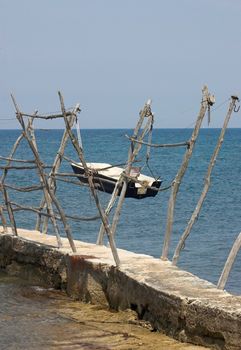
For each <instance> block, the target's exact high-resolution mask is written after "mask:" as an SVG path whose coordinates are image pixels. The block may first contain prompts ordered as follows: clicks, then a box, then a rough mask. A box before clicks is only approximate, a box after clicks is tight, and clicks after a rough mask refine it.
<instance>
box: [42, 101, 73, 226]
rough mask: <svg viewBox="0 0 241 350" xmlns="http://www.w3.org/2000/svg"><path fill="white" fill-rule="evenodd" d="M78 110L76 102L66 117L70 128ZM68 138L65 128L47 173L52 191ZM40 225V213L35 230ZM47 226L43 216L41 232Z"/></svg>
mask: <svg viewBox="0 0 241 350" xmlns="http://www.w3.org/2000/svg"><path fill="white" fill-rule="evenodd" d="M79 111H80V105H79V104H77V105H76V106H75V108H74V109H73V111H72V114H71V115H70V117H68V118H69V123H70V127H71V128H72V126H73V124H74V122H75V120H76V114H77V113H78V112H79ZM68 139H69V134H68V132H67V130H65V131H64V134H63V136H62V140H61V143H60V146H59V150H58V152H57V155H56V157H55V160H54V163H53V166H52V169H51V171H50V174H49V179H48V183H49V186H50V188H51V190H52V191H54V192H55V191H56V182H55V178H54V175H55V174H56V172H57V171H58V170H59V168H60V165H61V162H62V158H63V155H64V150H65V147H66V145H67V142H68ZM45 204H46V203H45V199H44V197H43V199H42V202H41V204H40V207H43V208H44V206H45ZM40 225H41V215H38V218H37V222H36V230H38V231H39V229H40ZM47 227H48V218H47V217H45V220H44V224H43V233H46V232H47Z"/></svg>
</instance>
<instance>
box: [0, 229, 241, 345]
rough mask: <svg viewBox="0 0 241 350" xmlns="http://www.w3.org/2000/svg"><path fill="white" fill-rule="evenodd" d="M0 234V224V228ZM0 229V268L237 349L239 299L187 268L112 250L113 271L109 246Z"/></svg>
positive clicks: (193, 338) (191, 337)
mask: <svg viewBox="0 0 241 350" xmlns="http://www.w3.org/2000/svg"><path fill="white" fill-rule="evenodd" d="M0 231H2V230H1V227H0ZM18 234H19V236H13V235H12V234H11V233H10V231H9V233H8V234H3V233H1V234H0V267H1V268H4V269H6V270H7V271H8V272H9V273H11V274H17V275H21V276H23V277H26V278H30V279H31V280H33V281H35V280H36V281H39V280H41V281H42V282H44V283H45V284H46V285H48V286H52V287H54V288H61V289H64V290H66V291H67V293H68V294H69V295H70V296H71V297H74V298H76V299H79V300H82V301H86V302H92V303H100V304H108V305H109V306H110V307H111V308H113V309H116V310H124V309H127V308H130V309H133V310H135V311H136V312H137V313H138V315H139V317H140V318H141V319H144V320H147V321H149V322H150V323H151V324H152V327H153V328H154V329H156V330H160V331H162V332H165V333H166V334H168V335H170V336H172V337H173V338H175V339H178V340H180V341H185V342H191V343H193V344H197V345H203V346H208V347H210V348H214V349H225V350H240V349H241V297H237V296H233V295H231V294H229V293H227V292H225V291H220V290H218V289H217V288H216V287H215V286H214V285H213V284H211V283H209V282H207V281H205V280H202V279H200V278H198V277H196V276H194V275H192V274H191V273H189V272H186V271H183V270H180V269H179V268H177V267H174V266H172V265H171V264H170V262H164V261H161V260H159V259H155V258H153V257H151V256H148V255H143V254H135V253H132V252H128V251H125V250H121V249H118V253H119V256H120V260H121V266H120V268H119V269H117V268H116V267H115V266H114V261H113V258H112V254H111V251H110V249H109V248H107V247H105V246H97V245H95V244H90V243H85V242H81V241H75V244H76V248H77V254H73V253H72V252H71V250H70V248H69V244H68V241H67V239H63V243H64V245H63V248H61V249H57V247H56V239H55V237H53V236H50V235H43V234H41V233H40V232H37V231H28V230H23V229H18Z"/></svg>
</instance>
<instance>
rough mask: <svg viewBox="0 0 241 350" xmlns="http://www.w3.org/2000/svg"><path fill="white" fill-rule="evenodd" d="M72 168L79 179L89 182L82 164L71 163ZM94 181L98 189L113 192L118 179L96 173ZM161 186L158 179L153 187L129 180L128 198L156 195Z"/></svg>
mask: <svg viewBox="0 0 241 350" xmlns="http://www.w3.org/2000/svg"><path fill="white" fill-rule="evenodd" d="M71 166H72V169H73V171H74V173H75V174H76V175H78V179H79V180H80V181H81V182H82V183H88V178H87V177H86V175H85V172H84V169H83V168H82V167H80V166H77V165H74V164H71ZM93 182H94V186H95V188H96V189H98V190H99V191H102V192H107V193H110V194H111V193H112V192H113V191H114V188H115V185H116V182H117V180H115V179H113V178H110V177H108V176H105V175H102V174H98V173H97V174H96V175H95V174H94V175H93ZM160 186H161V181H160V180H156V181H154V182H153V183H152V186H151V187H152V188H143V187H135V182H134V181H129V182H128V185H127V190H126V195H125V197H126V198H136V199H142V198H146V197H155V196H156V195H157V193H158V189H159V188H160ZM121 189H122V186H121V187H120V189H119V191H118V196H119V195H120V193H121Z"/></svg>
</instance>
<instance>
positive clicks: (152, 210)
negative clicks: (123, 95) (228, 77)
mask: <svg viewBox="0 0 241 350" xmlns="http://www.w3.org/2000/svg"><path fill="white" fill-rule="evenodd" d="M220 131H221V130H220V129H206V128H204V129H201V130H200V135H199V137H198V140H197V142H196V145H195V149H194V152H193V156H192V159H191V161H190V163H189V167H188V170H187V171H186V174H185V176H184V178H183V181H182V183H181V186H180V190H179V193H178V196H177V202H176V206H175V217H174V225H173V232H172V236H171V244H170V251H169V259H171V258H172V256H173V252H174V250H175V247H176V245H177V243H178V241H179V239H180V237H181V235H182V233H183V232H184V230H185V227H186V225H187V223H188V221H189V219H190V217H191V215H192V213H193V211H194V209H195V207H196V205H197V202H198V199H199V197H200V195H201V193H202V190H203V186H204V183H205V175H206V172H207V167H208V165H209V161H210V158H211V156H212V153H213V151H214V148H215V146H216V143H217V140H218V137H219V134H220ZM132 132H133V130H131V129H98V130H97V129H88V130H82V132H81V136H82V143H83V149H84V155H85V159H86V161H87V162H101V163H110V164H112V165H119V164H124V163H125V162H126V160H127V156H128V148H129V140H128V138H127V137H126V135H129V136H130V135H132ZM20 133H21V131H20V130H0V137H1V144H0V156H5V157H7V156H8V155H9V154H10V151H11V148H12V146H13V144H14V142H15V141H16V139H17V137H18V136H19V135H20ZM35 134H36V141H37V146H38V150H39V154H40V157H41V160H42V161H43V162H44V163H45V164H46V165H51V164H52V163H53V160H54V158H55V156H56V152H57V150H58V147H59V143H60V141H61V138H62V134H63V130H52V129H37V130H36V131H35ZM191 134H192V129H155V130H154V131H153V139H152V142H153V143H156V144H166V143H170V144H171V143H178V142H184V141H187V140H189V139H190V137H191ZM185 151H186V148H185V147H175V148H152V149H151V156H150V159H149V161H148V163H147V162H146V148H145V147H142V151H141V152H140V154H139V155H138V162H137V163H136V166H140V167H141V171H142V173H144V174H146V175H150V176H153V177H155V178H160V179H161V180H162V187H163V188H166V187H169V185H170V184H171V183H172V181H173V179H174V178H175V175H176V173H177V171H178V169H179V167H180V165H181V163H182V160H183V156H184V153H185ZM65 156H66V157H68V158H69V159H72V160H74V161H78V156H77V154H76V151H75V150H74V148H73V146H72V144H71V142H69V143H68V145H67V147H66V150H65ZM14 157H15V158H17V159H28V160H31V159H33V155H32V153H31V150H30V149H29V146H28V144H27V143H26V141H22V143H21V144H20V146H19V149H18V150H17V152H16V154H15V156H14ZM4 164H5V162H4V161H1V165H4ZM18 165H19V163H18ZM45 171H46V172H48V169H46V170H45ZM59 172H62V173H72V169H71V166H70V163H69V162H68V161H66V160H65V159H63V162H62V165H61V168H60V170H59ZM72 179H73V178H72ZM6 183H7V184H10V185H15V186H30V185H37V184H39V178H38V174H37V172H36V170H32V169H30V170H29V169H28V170H12V169H10V170H9V172H8V175H7V179H6ZM98 195H99V198H100V201H101V203H102V206H103V207H105V206H106V205H107V203H108V201H109V199H110V195H109V194H107V193H103V192H100V191H99V192H98ZM56 196H57V198H58V199H59V201H60V203H61V205H62V207H63V209H64V210H65V212H66V214H69V215H79V216H87V217H88V216H89V217H90V216H94V215H96V214H97V209H96V206H95V202H94V200H93V198H92V196H91V194H90V191H89V188H88V187H83V186H75V185H73V184H70V183H65V182H60V181H58V185H57V192H56ZM169 196H170V189H167V190H165V191H162V192H159V193H158V194H157V196H156V197H154V198H144V199H139V200H137V199H133V198H126V199H125V202H124V205H123V208H122V212H121V218H120V221H119V224H118V227H117V233H116V245H117V247H118V248H124V249H127V250H130V251H134V252H137V253H144V254H148V255H152V256H154V257H156V258H159V257H160V255H161V253H162V245H163V239H164V235H165V227H166V216H167V206H168V200H169ZM9 197H10V200H11V201H12V202H16V203H19V204H21V205H25V206H34V207H38V206H39V203H40V201H41V198H42V193H40V192H30V193H22V192H16V191H14V190H9ZM15 215H16V223H17V226H18V227H23V228H27V229H33V228H34V227H35V223H36V214H35V213H31V212H16V214H15ZM70 224H71V229H72V233H73V236H74V238H75V239H79V240H83V241H86V242H92V243H95V242H96V239H97V235H98V230H99V226H100V221H99V220H96V221H88V222H77V221H71V222H70ZM50 230H51V227H50ZM240 231H241V129H227V131H226V135H225V138H224V142H223V144H222V148H221V150H220V153H219V155H218V157H217V160H216V164H215V167H214V169H213V172H212V176H211V186H210V189H209V192H208V194H207V197H206V199H205V202H204V204H203V207H202V210H201V212H200V214H199V217H198V220H197V221H196V223H195V225H194V226H193V228H192V231H191V234H190V236H189V237H188V239H187V240H186V242H185V247H184V249H183V250H182V252H181V255H180V260H179V263H178V266H179V267H180V268H182V269H185V270H188V271H190V272H192V273H193V274H196V275H197V276H199V277H200V278H204V279H206V280H208V281H210V282H212V283H214V284H216V283H217V281H218V279H219V277H220V274H221V272H222V269H223V267H224V264H225V261H226V259H227V257H228V254H229V252H230V249H231V247H232V245H233V243H234V240H235V239H236V237H237V236H238V234H239V232H240ZM0 284H1V285H2V287H3V286H5V287H6V285H7V284H5V283H4V278H3V279H2V280H0ZM6 288H7V287H6ZM225 288H226V290H227V291H229V292H230V293H233V294H239V295H240V294H241V253H239V254H238V255H237V258H236V260H235V263H234V265H233V268H232V271H231V273H230V276H229V279H228V282H227V285H226V287H225ZM0 294H1V289H0ZM0 296H1V295H0ZM170 349H171V348H170Z"/></svg>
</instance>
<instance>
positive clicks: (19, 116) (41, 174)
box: [11, 95, 76, 252]
mask: <svg viewBox="0 0 241 350" xmlns="http://www.w3.org/2000/svg"><path fill="white" fill-rule="evenodd" d="M11 97H12V100H13V103H14V106H15V109H16V112H17V113H16V115H17V119H18V121H19V123H20V125H21V126H22V129H23V135H24V137H25V138H26V140H27V142H28V144H29V146H30V149H31V151H32V153H33V155H34V157H35V161H36V165H37V166H38V171H39V177H40V181H41V184H42V186H43V190H44V194H45V200H46V203H47V208H48V211H49V213H50V215H51V220H52V222H53V226H54V228H55V234H56V238H57V242H58V245H59V246H61V245H62V242H61V238H60V235H59V231H58V226H57V224H56V220H55V215H54V212H53V209H52V205H51V202H50V201H49V198H50V199H51V201H52V202H53V203H54V205H55V207H56V208H57V210H58V212H59V214H60V216H61V219H62V222H63V225H64V229H65V232H66V235H67V238H68V240H69V243H70V246H71V249H72V251H73V252H76V247H75V244H74V241H73V238H72V234H71V230H70V227H69V225H68V222H67V219H66V216H65V213H64V211H63V209H62V207H61V206H60V204H59V202H58V200H57V198H56V197H55V195H54V193H53V192H52V190H51V189H50V187H49V185H48V181H47V180H46V178H45V174H44V171H43V169H42V162H41V160H40V157H39V154H38V152H37V150H36V148H35V145H34V142H33V140H32V139H31V137H30V136H29V135H28V130H26V127H25V123H24V121H23V117H22V114H21V112H20V110H19V108H18V105H17V103H16V101H15V98H14V97H13V95H11Z"/></svg>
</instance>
